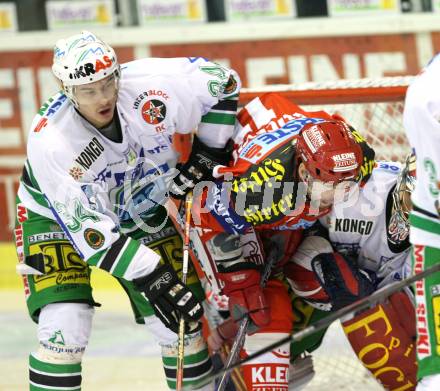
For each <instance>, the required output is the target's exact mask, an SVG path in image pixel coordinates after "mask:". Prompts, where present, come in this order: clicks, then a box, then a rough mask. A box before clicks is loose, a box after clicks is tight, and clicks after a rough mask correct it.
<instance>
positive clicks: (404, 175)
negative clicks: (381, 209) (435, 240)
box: [388, 158, 416, 244]
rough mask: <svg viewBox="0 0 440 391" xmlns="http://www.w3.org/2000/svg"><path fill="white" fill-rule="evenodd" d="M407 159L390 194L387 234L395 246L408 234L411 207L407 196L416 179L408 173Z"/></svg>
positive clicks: (412, 188)
mask: <svg viewBox="0 0 440 391" xmlns="http://www.w3.org/2000/svg"><path fill="white" fill-rule="evenodd" d="M408 159H409V158H408ZM408 159H407V161H406V163H405V167H404V168H403V169H402V171H401V172H400V174H399V176H398V177H397V183H396V187H395V189H394V190H393V193H392V198H393V210H392V213H391V217H390V222H389V225H388V234H389V237H390V238H391V241H392V242H393V243H395V244H399V243H401V242H402V241H404V240H405V239H406V238H407V237H408V234H409V227H410V224H409V212H410V210H411V205H410V204H409V205H408V204H407V202H408V199H409V197H408V196H411V193H412V191H413V190H414V187H415V181H416V178H415V177H414V176H413V175H411V174H410V172H409V167H408V164H409V162H408Z"/></svg>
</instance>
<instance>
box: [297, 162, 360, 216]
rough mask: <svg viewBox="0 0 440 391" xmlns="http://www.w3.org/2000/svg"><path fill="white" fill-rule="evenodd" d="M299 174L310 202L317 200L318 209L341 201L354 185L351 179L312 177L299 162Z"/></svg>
mask: <svg viewBox="0 0 440 391" xmlns="http://www.w3.org/2000/svg"><path fill="white" fill-rule="evenodd" d="M299 174H300V177H301V178H302V180H303V181H304V182H305V183H306V184H307V194H308V197H309V198H310V199H311V201H312V202H319V204H318V205H319V209H320V210H323V209H327V208H330V207H331V206H332V205H333V204H334V203H335V202H340V201H343V200H344V199H345V197H346V195H347V194H348V193H349V192H350V191H351V189H352V186H353V185H354V182H353V181H343V182H323V181H320V180H318V179H316V178H313V177H312V176H311V175H310V173H309V172H308V171H307V169H306V168H305V166H304V163H301V164H300V166H299Z"/></svg>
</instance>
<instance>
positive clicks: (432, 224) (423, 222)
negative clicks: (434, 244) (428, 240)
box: [409, 212, 440, 235]
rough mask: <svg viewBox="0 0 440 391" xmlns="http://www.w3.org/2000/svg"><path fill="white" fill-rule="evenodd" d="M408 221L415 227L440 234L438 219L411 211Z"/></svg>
mask: <svg viewBox="0 0 440 391" xmlns="http://www.w3.org/2000/svg"><path fill="white" fill-rule="evenodd" d="M409 221H410V224H411V226H413V227H415V228H418V229H420V230H422V231H427V232H431V233H433V234H435V235H440V221H438V222H436V221H434V220H432V219H428V218H426V217H423V216H422V215H420V214H415V213H413V212H412V213H411V214H410V216H409Z"/></svg>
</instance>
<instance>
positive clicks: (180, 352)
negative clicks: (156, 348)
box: [176, 192, 193, 391]
mask: <svg viewBox="0 0 440 391" xmlns="http://www.w3.org/2000/svg"><path fill="white" fill-rule="evenodd" d="M192 204H193V195H192V192H189V193H188V194H187V195H186V198H185V228H184V235H183V263H182V282H183V283H184V284H186V278H187V276H188V263H189V231H190V227H191V208H192ZM184 355H185V320H184V319H183V316H182V317H181V318H180V321H179V339H178V348H177V370H176V391H181V390H182V386H183V363H184Z"/></svg>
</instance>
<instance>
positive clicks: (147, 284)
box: [133, 264, 203, 333]
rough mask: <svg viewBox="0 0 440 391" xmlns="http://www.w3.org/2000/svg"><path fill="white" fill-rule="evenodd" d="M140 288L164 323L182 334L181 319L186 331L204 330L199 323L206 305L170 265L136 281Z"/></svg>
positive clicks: (163, 266)
mask: <svg viewBox="0 0 440 391" xmlns="http://www.w3.org/2000/svg"><path fill="white" fill-rule="evenodd" d="M133 283H134V284H135V285H136V287H137V288H138V289H139V290H140V291H141V292H143V293H144V294H145V296H146V297H147V298H148V300H149V301H150V303H151V305H152V307H153V310H154V313H155V314H156V316H157V317H158V318H159V319H160V320H161V321H162V323H163V324H164V325H165V326H166V327H168V328H169V329H171V330H172V331H174V332H175V333H178V331H179V321H180V317H181V316H183V318H184V320H185V332H186V333H193V332H196V331H198V330H200V328H201V323H200V322H198V321H199V319H200V318H201V317H202V315H203V308H202V304H201V303H200V302H199V300H198V299H197V298H196V297H195V296H194V293H192V292H191V290H190V289H189V288H188V287H187V286H185V285H184V284H183V283H182V282H181V281H180V280H179V278H178V277H177V274H176V272H175V271H174V269H173V268H172V267H171V266H170V265H167V264H165V265H161V266H159V267H158V268H157V269H156V270H154V271H153V272H152V273H150V274H148V275H147V276H145V277H141V278H137V279H135V280H133Z"/></svg>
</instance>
